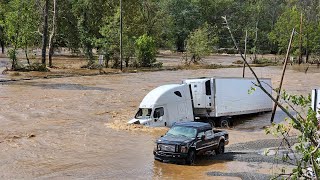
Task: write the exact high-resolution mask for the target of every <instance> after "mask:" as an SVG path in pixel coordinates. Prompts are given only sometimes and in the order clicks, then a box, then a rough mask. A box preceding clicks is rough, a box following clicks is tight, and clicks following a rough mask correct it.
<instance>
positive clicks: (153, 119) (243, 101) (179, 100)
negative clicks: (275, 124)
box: [128, 77, 272, 126]
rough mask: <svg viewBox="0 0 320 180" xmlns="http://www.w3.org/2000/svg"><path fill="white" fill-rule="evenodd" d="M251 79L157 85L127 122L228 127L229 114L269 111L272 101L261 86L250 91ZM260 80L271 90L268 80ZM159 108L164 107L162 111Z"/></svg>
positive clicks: (219, 79)
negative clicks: (206, 123) (197, 123)
mask: <svg viewBox="0 0 320 180" xmlns="http://www.w3.org/2000/svg"><path fill="white" fill-rule="evenodd" d="M253 82H255V80H254V79H253V78H221V77H216V78H199V79H187V80H184V81H183V84H181V85H165V86H160V87H158V88H156V89H154V90H152V91H151V92H150V93H149V94H147V95H146V97H145V98H144V99H143V101H142V102H141V104H140V107H139V110H138V112H137V114H136V116H135V118H134V119H132V120H130V121H129V122H128V123H136V124H144V125H148V126H171V125H173V124H174V123H175V122H181V121H194V120H195V121H204V122H209V123H211V124H212V125H216V124H220V125H221V126H227V125H229V123H230V117H232V116H236V115H242V114H251V113H258V112H266V111H271V110H272V100H271V99H270V98H269V97H268V96H267V95H266V94H265V93H264V92H263V91H262V90H261V89H260V88H256V89H255V90H253V87H254V84H253ZM261 82H262V84H263V86H264V87H265V88H266V89H267V91H268V92H269V93H271V92H272V86H271V79H261ZM250 91H251V92H250ZM159 108H161V109H162V110H163V111H162V110H161V114H159V113H158V109H159ZM146 114H147V115H146ZM140 115H141V116H140Z"/></svg>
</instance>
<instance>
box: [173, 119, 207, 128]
mask: <svg viewBox="0 0 320 180" xmlns="http://www.w3.org/2000/svg"><path fill="white" fill-rule="evenodd" d="M174 126H185V127H194V128H197V129H198V130H209V129H212V128H211V126H210V124H208V123H203V122H194V121H192V122H178V123H175V124H174Z"/></svg>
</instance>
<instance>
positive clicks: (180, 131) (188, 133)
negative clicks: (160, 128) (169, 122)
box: [167, 126, 197, 138]
mask: <svg viewBox="0 0 320 180" xmlns="http://www.w3.org/2000/svg"><path fill="white" fill-rule="evenodd" d="M167 134H168V135H173V136H185V137H188V138H194V137H196V135H197V130H196V129H195V128H192V127H184V126H174V127H172V128H171V129H170V130H169V131H168V132H167Z"/></svg>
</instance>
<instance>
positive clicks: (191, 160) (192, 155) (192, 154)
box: [186, 150, 196, 165]
mask: <svg viewBox="0 0 320 180" xmlns="http://www.w3.org/2000/svg"><path fill="white" fill-rule="evenodd" d="M195 160H196V153H195V151H194V150H190V151H189V153H188V157H187V159H186V164H188V165H193V164H194V161H195Z"/></svg>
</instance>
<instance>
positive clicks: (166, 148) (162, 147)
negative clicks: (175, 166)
mask: <svg viewBox="0 0 320 180" xmlns="http://www.w3.org/2000/svg"><path fill="white" fill-rule="evenodd" d="M159 147H160V150H161V151H169V152H175V150H176V146H175V145H169V144H159Z"/></svg>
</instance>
